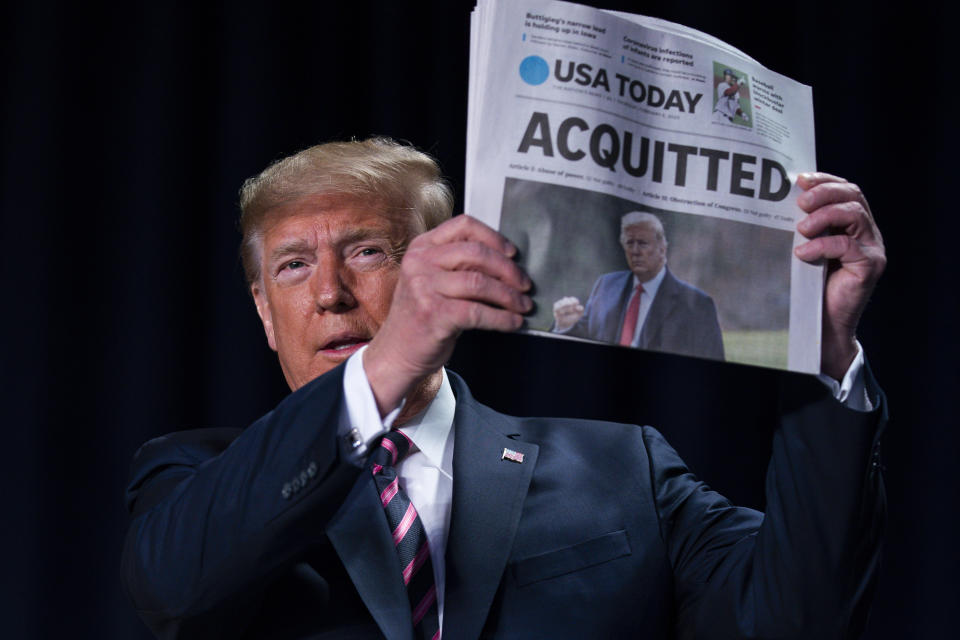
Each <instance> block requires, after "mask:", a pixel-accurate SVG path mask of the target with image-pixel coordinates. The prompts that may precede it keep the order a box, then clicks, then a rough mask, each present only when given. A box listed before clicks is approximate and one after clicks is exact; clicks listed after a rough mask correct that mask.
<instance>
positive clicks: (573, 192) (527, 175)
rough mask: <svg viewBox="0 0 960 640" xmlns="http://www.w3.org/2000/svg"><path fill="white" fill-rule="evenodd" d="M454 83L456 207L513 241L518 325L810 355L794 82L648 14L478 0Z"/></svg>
mask: <svg viewBox="0 0 960 640" xmlns="http://www.w3.org/2000/svg"><path fill="white" fill-rule="evenodd" d="M469 90H470V97H469V114H468V132H467V179H466V211H467V212H468V213H470V214H471V215H473V216H475V217H477V218H479V219H480V220H482V221H484V222H486V223H487V224H489V225H490V226H492V227H494V228H496V229H499V230H500V231H501V232H502V233H503V234H504V235H505V236H507V237H508V238H510V239H511V240H512V241H513V242H514V243H515V244H516V245H517V247H518V249H519V258H518V259H519V261H520V263H521V265H522V266H523V267H524V268H525V269H526V271H527V273H528V274H529V275H530V277H531V279H532V280H533V282H534V286H535V290H534V301H535V302H536V304H537V307H536V312H535V313H534V314H533V315H532V316H531V317H530V318H529V322H528V329H527V331H528V332H529V333H535V334H538V335H546V336H553V337H556V338H562V339H579V340H591V341H597V342H603V343H608V344H617V345H624V346H628V347H635V348H642V349H653V350H658V351H665V352H670V353H679V354H684V355H691V356H697V357H703V358H712V359H718V360H727V361H732V362H742V363H748V364H753V365H760V366H766V367H774V368H778V369H790V370H794V371H802V372H809V373H815V372H818V371H819V370H820V317H821V305H822V296H823V268H822V267H819V266H811V265H808V264H805V263H803V262H801V261H799V260H797V259H796V258H795V257H794V256H793V248H794V247H795V246H796V245H797V244H798V243H800V242H802V241H803V238H802V237H801V236H799V234H797V233H796V225H797V223H798V222H799V221H800V219H801V218H802V217H803V216H804V215H805V214H804V213H803V212H802V211H801V210H800V208H799V207H798V206H797V204H796V199H797V196H798V195H799V193H800V190H799V188H798V187H796V177H797V174H798V173H800V172H802V171H811V170H813V169H814V168H815V151H814V135H813V98H812V94H811V90H810V87H807V86H805V85H802V84H800V83H798V82H795V81H793V80H791V79H789V78H787V77H785V76H782V75H780V74H778V73H775V72H773V71H771V70H769V69H767V68H765V67H763V66H762V65H761V64H760V63H758V62H757V61H756V60H754V59H753V58H751V57H750V56H748V55H746V54H745V53H743V52H741V51H739V50H737V49H735V48H734V47H731V46H730V45H728V44H726V43H724V42H721V41H720V40H718V39H716V38H714V37H712V36H709V35H707V34H705V33H701V32H699V31H696V30H693V29H689V28H687V27H683V26H681V25H677V24H673V23H670V22H666V21H664V20H658V19H655V18H649V17H645V16H638V15H631V14H627V13H622V12H614V11H605V10H599V9H593V8H590V7H586V6H582V5H577V4H571V3H567V2H553V1H547V0H509V1H506V0H480V1H479V3H478V5H477V7H476V8H475V9H474V12H473V16H472V20H471V38H470V89H469Z"/></svg>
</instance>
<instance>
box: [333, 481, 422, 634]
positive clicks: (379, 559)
mask: <svg viewBox="0 0 960 640" xmlns="http://www.w3.org/2000/svg"><path fill="white" fill-rule="evenodd" d="M327 537H329V538H330V542H331V543H332V544H333V548H334V549H336V551H337V555H339V556H340V560H341V561H342V562H343V564H344V566H345V567H346V569H347V573H349V574H350V578H351V579H352V580H353V584H354V586H355V587H356V588H357V592H358V593H359V594H360V597H361V598H362V599H363V602H364V604H365V605H367V609H369V610H370V613H371V614H373V618H374V620H376V621H377V624H378V625H380V630H381V631H383V634H384V635H385V636H386V637H388V638H391V639H392V638H401V639H405V640H406V639H412V637H413V620H412V618H411V615H410V603H409V601H408V600H407V591H406V588H405V587H404V584H403V579H402V578H401V569H400V559H399V557H398V556H397V552H396V550H395V549H394V544H393V538H392V537H391V535H390V531H389V528H388V527H387V520H386V518H385V517H384V513H383V507H382V506H381V505H380V500H379V496H378V494H377V490H376V488H375V487H374V485H373V476H372V475H371V474H370V473H369V472H366V473H362V474H361V475H360V479H359V480H358V481H357V483H356V484H355V485H354V486H353V489H352V490H351V492H350V495H349V496H347V499H346V500H344V502H343V506H341V508H340V510H339V511H338V512H337V513H336V514H335V515H334V517H333V519H332V520H331V521H330V524H329V525H328V527H327Z"/></svg>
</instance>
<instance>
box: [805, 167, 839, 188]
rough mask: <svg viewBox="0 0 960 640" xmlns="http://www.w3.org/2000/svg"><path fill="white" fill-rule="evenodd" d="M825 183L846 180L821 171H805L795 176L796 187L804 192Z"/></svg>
mask: <svg viewBox="0 0 960 640" xmlns="http://www.w3.org/2000/svg"><path fill="white" fill-rule="evenodd" d="M825 182H846V180H845V179H844V178H841V177H840V176H835V175H831V174H829V173H825V172H823V171H807V172H804V173H801V174H800V175H798V176H797V186H798V187H800V188H801V189H803V190H804V191H806V190H808V189H810V188H812V187H815V186H817V185H818V184H823V183H825Z"/></svg>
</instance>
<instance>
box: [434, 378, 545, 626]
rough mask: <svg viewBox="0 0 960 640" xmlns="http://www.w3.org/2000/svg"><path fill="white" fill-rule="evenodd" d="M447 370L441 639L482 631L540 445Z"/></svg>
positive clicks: (498, 582)
mask: <svg viewBox="0 0 960 640" xmlns="http://www.w3.org/2000/svg"><path fill="white" fill-rule="evenodd" d="M450 378H451V384H453V388H454V392H455V393H456V395H457V411H456V417H455V419H454V429H456V435H455V437H456V441H455V442H456V444H455V445H454V450H453V507H452V511H451V515H450V533H449V537H448V541H447V553H446V589H445V594H446V595H445V603H444V621H443V637H444V639H445V640H454V639H456V638H476V637H478V636H479V635H480V632H481V630H482V628H483V623H484V621H485V620H486V618H487V614H488V612H489V610H490V605H491V604H492V602H493V598H494V595H495V594H496V591H497V587H498V586H499V584H500V580H501V578H502V576H503V572H504V569H505V567H506V564H507V560H508V559H509V556H510V550H511V548H512V547H513V538H514V535H515V534H516V531H517V525H518V523H519V522H520V515H521V513H522V512H523V503H524V500H525V498H526V495H527V489H528V487H529V486H530V478H531V477H532V476H533V470H534V467H535V466H536V461H537V452H538V450H539V447H537V445H535V444H530V443H526V442H521V441H518V440H511V439H510V438H508V437H507V436H506V435H504V434H505V433H509V432H510V430H511V428H512V427H515V425H514V424H513V423H511V422H509V421H506V420H504V418H503V417H502V416H500V415H499V414H497V413H495V412H493V411H491V410H489V409H487V408H486V407H483V406H482V405H479V404H478V403H476V402H475V401H474V400H473V398H471V397H470V393H469V391H467V388H466V385H465V384H464V383H463V381H462V380H461V379H460V378H459V377H457V376H456V375H455V374H454V375H451V376H450ZM504 449H509V450H512V451H515V452H518V453H521V454H523V462H522V463H517V462H512V461H510V460H504V459H502V457H503V450H504Z"/></svg>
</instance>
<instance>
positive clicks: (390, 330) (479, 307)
mask: <svg viewBox="0 0 960 640" xmlns="http://www.w3.org/2000/svg"><path fill="white" fill-rule="evenodd" d="M514 255H516V247H514V246H513V245H512V244H511V243H510V242H509V241H508V240H507V239H506V238H504V237H503V236H501V235H500V234H499V233H497V232H496V231H494V230H493V229H491V228H490V227H488V226H487V225H485V224H483V223H482V222H480V221H478V220H476V219H474V218H471V217H469V216H466V215H463V216H457V217H455V218H452V219H451V220H448V221H446V222H444V223H443V224H441V225H439V226H438V227H436V228H435V229H432V230H431V231H428V232H427V233H424V234H421V235H419V236H417V237H416V238H414V239H413V241H412V242H411V243H410V245H409V247H408V248H407V252H406V254H405V255H404V257H403V261H402V262H401V265H400V276H399V279H398V282H397V286H396V288H395V289H394V292H393V301H392V303H391V306H390V312H389V314H388V315H387V318H386V320H385V321H384V323H383V326H382V327H381V328H380V330H379V331H378V332H377V334H376V336H374V338H373V340H372V341H371V342H370V346H369V347H368V349H367V351H366V352H365V353H364V358H363V364H364V370H365V372H366V374H367V379H368V380H369V381H370V386H371V388H372V389H373V394H374V397H375V399H376V401H377V406H378V408H379V409H380V412H381V414H382V415H383V414H386V413H388V412H389V411H391V410H392V409H394V408H395V407H396V406H398V405H399V403H400V401H401V400H402V399H403V398H404V397H405V396H406V395H407V394H408V393H409V392H410V391H411V390H412V389H413V388H414V387H415V386H416V385H417V384H418V383H419V382H420V381H422V380H423V379H424V378H426V377H427V376H429V375H430V374H432V373H435V372H436V371H437V370H438V369H440V367H442V366H443V365H444V363H445V362H446V361H447V360H448V359H449V358H450V355H451V354H452V352H453V348H454V345H455V344H456V340H457V337H458V336H459V335H460V333H461V332H462V331H463V330H465V329H492V330H499V331H515V330H517V329H519V328H520V327H521V325H522V324H523V314H525V313H527V312H529V311H530V310H531V309H532V308H533V302H532V301H531V299H530V297H529V296H528V295H526V293H527V291H529V289H530V286H531V283H530V279H529V278H528V277H527V275H526V274H525V273H523V271H522V270H521V269H520V267H518V266H517V264H516V263H515V262H514V261H513V259H512V258H513V256H514Z"/></svg>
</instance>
